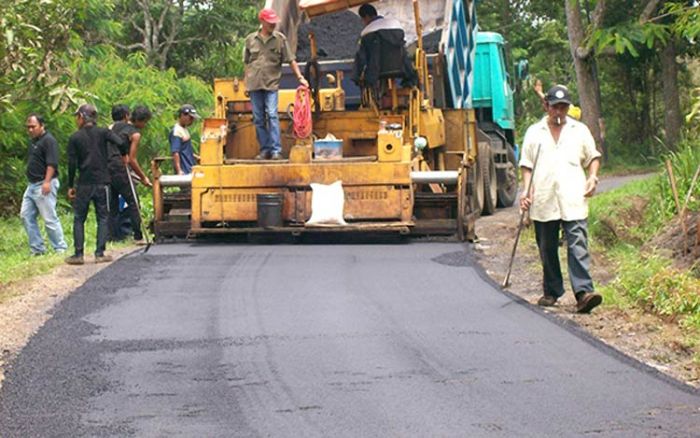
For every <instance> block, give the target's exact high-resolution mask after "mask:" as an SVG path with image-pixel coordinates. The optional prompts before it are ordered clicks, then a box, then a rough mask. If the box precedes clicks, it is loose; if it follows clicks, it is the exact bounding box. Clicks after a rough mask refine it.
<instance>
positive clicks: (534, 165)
mask: <svg viewBox="0 0 700 438" xmlns="http://www.w3.org/2000/svg"><path fill="white" fill-rule="evenodd" d="M541 147H542V145H541V144H538V145H537V152H535V161H534V162H533V163H532V172H530V181H528V184H527V187H526V188H525V193H526V194H527V195H528V196H530V189H531V188H532V181H533V180H534V178H535V169H536V168H537V160H539V158H540V148H541ZM527 212H528V210H522V211H520V222H518V232H517V233H516V234H515V243H513V251H512V252H511V253H510V263H508V271H507V272H506V278H504V279H503V284H501V287H508V285H509V284H510V273H511V270H512V269H513V261H514V260H515V251H516V250H517V249H518V242H519V241H520V234H521V233H522V231H523V225H524V224H525V215H526V214H527Z"/></svg>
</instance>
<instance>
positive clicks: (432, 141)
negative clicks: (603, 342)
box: [152, 0, 477, 238]
mask: <svg viewBox="0 0 700 438" xmlns="http://www.w3.org/2000/svg"><path fill="white" fill-rule="evenodd" d="M358 2H360V3H362V1H361V0H358V1H355V3H358ZM413 4H414V13H415V17H416V23H418V24H417V26H416V27H417V34H418V35H419V36H420V35H421V30H422V29H421V25H420V11H419V8H418V2H417V1H416V0H414V2H413ZM416 70H417V71H418V77H419V85H418V86H417V87H413V88H410V89H398V88H397V87H396V86H395V84H394V82H393V81H390V82H389V83H388V92H387V96H388V97H387V99H388V101H389V102H390V104H389V105H387V108H386V109H381V108H380V107H381V106H382V105H380V104H379V103H377V104H373V105H371V106H370V107H367V108H361V109H359V110H356V111H346V110H345V108H344V94H343V91H342V87H341V82H342V81H341V79H342V78H341V77H336V78H335V79H336V81H335V83H336V87H335V88H328V89H321V90H319V92H318V94H317V95H316V96H314V99H315V100H316V101H319V102H320V103H321V105H320V108H321V111H320V112H319V113H316V114H315V116H314V119H313V129H314V134H315V135H316V136H318V137H319V138H323V137H325V136H326V134H328V133H332V134H333V135H334V136H335V137H337V138H338V139H340V140H342V142H343V150H342V156H343V157H342V159H338V160H321V159H315V158H314V157H313V154H312V149H313V147H312V145H313V143H312V141H311V139H301V140H300V139H295V138H294V137H293V136H292V135H291V123H292V122H291V120H290V118H289V116H288V113H289V108H290V105H292V103H293V98H294V90H281V91H280V99H279V102H280V103H279V108H278V109H279V113H280V125H281V131H282V146H283V155H284V156H288V157H289V159H287V160H280V161H259V160H254V159H253V158H254V157H255V155H256V154H257V153H258V152H259V147H258V144H257V140H256V136H255V127H254V124H253V118H252V113H251V111H250V100H249V98H248V96H247V92H246V90H245V86H244V83H243V81H240V80H239V79H235V78H233V79H216V80H215V83H214V97H215V117H213V118H208V119H205V120H204V123H203V128H202V135H201V145H200V156H201V159H200V162H199V164H198V165H196V166H195V167H194V169H193V174H192V180H191V187H190V189H189V192H188V190H181V191H180V192H177V191H176V190H177V189H175V190H172V191H171V192H168V190H166V188H165V187H164V184H161V183H162V182H164V181H165V179H164V177H163V175H162V173H161V169H160V163H161V162H162V160H161V159H157V160H154V162H153V166H152V170H153V173H154V177H155V184H154V209H155V218H154V226H155V231H156V235H157V236H167V235H178V234H184V233H185V230H186V233H187V235H189V236H192V235H198V234H206V233H236V232H246V233H250V232H270V231H291V232H292V233H300V232H306V231H327V230H329V229H331V230H333V231H356V230H384V231H396V232H400V233H404V234H405V233H410V232H412V231H417V230H420V229H423V230H426V232H430V231H431V230H434V231H437V230H442V231H444V230H445V229H447V230H448V231H449V232H452V233H454V232H456V233H457V234H458V235H459V236H460V237H461V238H465V237H468V235H470V234H473V222H474V219H475V215H473V214H472V209H471V203H470V202H469V198H470V195H469V193H468V191H469V189H468V182H469V172H468V170H469V168H470V167H471V165H472V164H473V163H475V160H476V154H477V147H476V144H477V141H476V134H475V133H476V119H475V115H474V112H473V111H472V110H447V109H439V108H433V107H432V104H431V101H432V91H431V89H430V84H431V78H430V76H429V74H428V69H427V62H426V58H425V53H424V52H423V49H422V42H421V38H420V37H419V39H418V48H417V51H416ZM337 76H338V75H337ZM380 122H382V125H391V126H392V127H393V129H392V130H379V127H380ZM397 127H398V128H397ZM417 139H422V140H424V141H425V144H426V145H427V147H425V148H424V149H420V148H417V147H416V145H417V144H418V145H420V143H421V141H417ZM435 170H437V171H450V170H451V171H453V172H454V171H456V172H457V177H456V179H455V180H454V181H447V182H441V181H437V180H436V181H432V182H430V181H429V182H427V183H424V184H419V183H417V182H416V181H414V180H413V179H412V175H414V173H415V172H418V173H420V172H423V173H424V174H425V173H426V172H431V171H435ZM412 172H413V173H412ZM161 178H163V181H161ZM335 181H342V184H343V189H344V193H345V207H344V217H345V220H346V221H347V222H348V223H349V224H348V225H346V226H334V227H332V228H327V227H324V228H318V227H313V228H311V227H309V226H306V225H305V222H306V221H307V220H308V219H309V217H310V216H311V198H312V192H311V189H310V185H311V183H320V184H331V183H333V182H335ZM270 193H278V194H281V195H282V197H283V208H282V219H283V222H284V225H283V226H282V227H276V228H269V227H268V228H262V227H259V226H258V225H257V222H256V221H257V219H258V211H257V203H256V198H257V195H258V194H270ZM188 195H189V199H190V202H191V204H190V205H189V208H190V210H189V217H185V218H184V219H182V218H181V219H182V220H179V221H178V220H175V219H174V218H176V217H177V216H178V215H177V214H176V212H178V211H180V212H181V211H183V210H186V209H187V199H186V198H187V196H188ZM421 225H423V226H422V227H421Z"/></svg>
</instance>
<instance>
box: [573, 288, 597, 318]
mask: <svg viewBox="0 0 700 438" xmlns="http://www.w3.org/2000/svg"><path fill="white" fill-rule="evenodd" d="M602 302H603V297H602V296H601V295H600V294H597V293H595V292H584V293H583V294H577V297H576V303H577V304H576V313H591V310H593V309H594V308H596V307H598V306H599V305H600V303H602Z"/></svg>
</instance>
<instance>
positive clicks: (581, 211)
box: [520, 85, 603, 313]
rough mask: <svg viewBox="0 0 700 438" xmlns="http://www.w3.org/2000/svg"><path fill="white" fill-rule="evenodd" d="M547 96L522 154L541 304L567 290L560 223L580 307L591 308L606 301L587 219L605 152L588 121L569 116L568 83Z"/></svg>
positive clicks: (552, 301) (583, 310)
mask: <svg viewBox="0 0 700 438" xmlns="http://www.w3.org/2000/svg"><path fill="white" fill-rule="evenodd" d="M545 101H546V109H547V116H546V117H545V118H544V119H542V120H541V121H539V122H537V123H535V124H534V125H532V126H530V128H529V129H528V130H527V133H526V134H525V140H524V141H523V153H522V156H521V158H520V168H521V170H522V175H523V183H524V186H525V187H527V188H529V190H526V191H524V192H523V193H522V194H521V197H520V208H521V209H522V210H529V213H530V218H531V219H532V221H533V223H534V226H535V237H536V240H537V246H538V248H539V253H540V259H541V261H542V270H543V289H544V291H543V292H544V293H543V295H542V297H540V299H539V300H538V302H537V304H538V305H540V306H554V305H555V304H556V302H557V300H558V299H559V298H560V297H561V296H562V295H564V280H563V278H562V274H561V267H560V265H559V251H558V247H559V245H558V243H559V230H560V228H561V229H563V230H564V235H565V236H566V244H567V265H568V271H569V279H570V281H571V287H572V289H573V291H574V294H575V296H576V303H577V304H576V312H578V313H589V312H590V311H591V310H593V308H595V307H596V306H598V305H599V304H600V303H601V302H602V301H603V298H602V296H601V295H600V294H597V293H595V291H594V288H593V280H592V278H591V274H590V263H591V257H590V253H589V251H588V221H587V218H588V198H589V197H590V196H592V195H593V194H594V193H595V189H596V186H597V185H598V177H597V175H598V169H599V167H600V153H599V152H598V151H597V150H596V147H595V141H594V140H593V136H592V135H591V132H590V131H589V130H588V128H587V127H586V125H584V124H582V123H579V122H577V121H575V120H574V119H572V118H570V117H567V112H568V110H569V106H570V105H571V96H570V95H569V91H568V90H567V89H566V87H563V86H561V85H556V86H554V87H552V88H551V89H550V90H549V91H548V92H547V94H546V96H545ZM536 155H538V156H537V158H535V157H536ZM535 159H537V172H536V173H533V167H534V163H535ZM584 169H585V170H587V172H588V176H587V177H586V172H585V171H584Z"/></svg>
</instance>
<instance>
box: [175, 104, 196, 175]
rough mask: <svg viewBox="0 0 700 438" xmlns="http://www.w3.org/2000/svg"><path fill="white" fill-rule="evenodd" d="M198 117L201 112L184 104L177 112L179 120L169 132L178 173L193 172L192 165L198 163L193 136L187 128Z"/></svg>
mask: <svg viewBox="0 0 700 438" xmlns="http://www.w3.org/2000/svg"><path fill="white" fill-rule="evenodd" d="M198 118H199V114H197V110H196V109H195V107H194V106H192V105H190V104H185V105H182V106H181V107H180V109H179V110H178V112H177V122H176V123H175V126H173V129H171V130H170V133H169V134H168V141H169V142H170V153H171V154H172V155H173V167H174V169H175V173H176V174H177V175H186V174H189V173H192V167H193V166H194V165H195V164H196V157H197V156H196V155H195V153H194V148H193V147H192V136H191V135H190V131H189V130H188V129H187V128H188V127H190V126H191V125H192V123H194V121H195V120H196V119H198Z"/></svg>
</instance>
